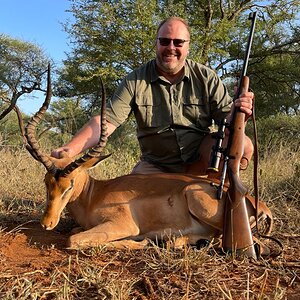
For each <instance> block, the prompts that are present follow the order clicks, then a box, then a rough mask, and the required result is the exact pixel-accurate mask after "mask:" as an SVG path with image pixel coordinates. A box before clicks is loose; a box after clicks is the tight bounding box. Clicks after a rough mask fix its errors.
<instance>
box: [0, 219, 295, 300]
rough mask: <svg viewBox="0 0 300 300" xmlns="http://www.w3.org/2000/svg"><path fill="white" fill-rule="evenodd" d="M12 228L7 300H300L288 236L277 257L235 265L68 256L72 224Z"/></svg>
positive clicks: (4, 281)
mask: <svg viewBox="0 0 300 300" xmlns="http://www.w3.org/2000/svg"><path fill="white" fill-rule="evenodd" d="M2 225H3V224H2ZM4 225H5V227H4V226H2V228H3V229H2V230H1V232H0V243H1V248H0V274H1V275H0V298H1V299H143V300H145V299H291V300H294V299H300V284H299V283H300V273H299V269H300V260H299V256H300V254H299V248H298V245H299V242H298V240H299V236H284V235H282V236H280V239H281V241H282V242H283V244H284V252H283V253H282V254H281V256H279V257H277V258H269V259H266V260H259V261H254V262H251V261H248V260H246V261H244V262H233V261H232V260H231V259H226V258H222V257H219V256H218V255H217V254H211V253H209V251H207V250H202V249H201V250H193V252H189V253H187V252H188V250H186V249H185V250H184V251H181V252H180V253H179V254H178V253H175V254H172V253H171V254H170V253H168V255H167V256H166V254H165V253H164V252H163V251H161V252H160V251H158V250H157V248H155V247H152V249H148V250H145V251H144V250H143V251H141V250H136V251H130V250H124V251H118V250H102V251H101V250H98V252H97V250H89V251H74V250H73V251H71V250H67V249H66V248H65V243H66V240H67V237H68V235H69V230H70V229H71V227H72V222H71V221H70V220H67V221H65V222H62V224H60V225H59V226H58V229H56V230H53V231H44V230H43V229H42V228H41V226H40V224H39V222H38V220H35V221H31V222H25V223H23V224H16V223H14V222H13V218H12V219H8V220H7V222H6V224H4ZM100 275H101V276H100ZM29 282H30V284H29ZM116 282H117V283H116ZM63 287H64V288H63ZM14 297H15V298H14Z"/></svg>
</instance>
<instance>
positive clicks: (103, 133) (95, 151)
mask: <svg viewBox="0 0 300 300" xmlns="http://www.w3.org/2000/svg"><path fill="white" fill-rule="evenodd" d="M100 85H101V98H102V103H101V123H100V126H101V128H100V138H99V141H98V143H97V145H95V146H94V147H92V148H90V149H89V150H88V152H87V153H86V154H84V155H83V156H81V157H79V158H78V159H76V160H75V161H73V162H72V163H70V164H69V165H67V166H66V167H65V168H64V169H63V170H61V171H60V172H59V176H63V177H64V176H67V175H68V174H70V173H71V172H73V171H74V170H75V169H77V168H78V167H80V166H81V165H82V164H83V163H85V162H87V161H88V160H90V159H91V158H95V157H99V156H101V152H102V151H103V149H104V147H105V146H106V142H107V136H108V132H107V123H106V92H105V88H104V84H103V81H102V79H101V77H100Z"/></svg>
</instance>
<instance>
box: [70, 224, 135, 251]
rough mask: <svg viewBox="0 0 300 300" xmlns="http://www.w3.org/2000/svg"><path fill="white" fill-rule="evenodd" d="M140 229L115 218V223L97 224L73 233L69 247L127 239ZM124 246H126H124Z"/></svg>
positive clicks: (74, 247) (98, 244) (88, 245)
mask: <svg viewBox="0 0 300 300" xmlns="http://www.w3.org/2000/svg"><path fill="white" fill-rule="evenodd" d="M138 232H139V230H138V228H137V226H136V225H135V224H134V225H133V224H132V226H130V224H128V223H127V224H124V222H122V221H120V222H118V220H115V221H114V223H111V222H106V223H103V224H100V225H98V226H95V227H93V228H91V229H89V230H86V231H82V232H80V233H76V234H74V235H71V236H70V237H69V239H68V242H67V247H68V248H72V249H78V248H87V247H95V246H100V245H104V244H108V243H111V242H115V241H117V240H121V239H126V238H128V237H130V236H136V235H137V234H138ZM123 248H124V247H123Z"/></svg>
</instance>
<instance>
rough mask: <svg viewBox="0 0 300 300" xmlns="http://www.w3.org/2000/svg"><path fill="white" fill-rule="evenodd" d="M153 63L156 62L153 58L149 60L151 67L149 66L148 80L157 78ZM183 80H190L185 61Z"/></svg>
mask: <svg viewBox="0 0 300 300" xmlns="http://www.w3.org/2000/svg"><path fill="white" fill-rule="evenodd" d="M155 64H156V62H155V59H153V60H152V61H151V67H150V82H155V81H157V80H158V79H159V75H158V73H157V71H156V67H155ZM183 80H190V69H189V67H188V63H187V61H186V62H185V66H184V75H183Z"/></svg>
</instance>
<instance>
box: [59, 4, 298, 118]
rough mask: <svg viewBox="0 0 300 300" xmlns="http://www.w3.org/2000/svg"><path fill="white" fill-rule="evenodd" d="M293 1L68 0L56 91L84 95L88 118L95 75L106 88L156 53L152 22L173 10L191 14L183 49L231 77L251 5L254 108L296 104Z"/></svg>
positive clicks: (289, 108) (294, 107)
mask: <svg viewBox="0 0 300 300" xmlns="http://www.w3.org/2000/svg"><path fill="white" fill-rule="evenodd" d="M299 4H300V3H299V0H294V1H283V0H272V1H250V0H244V1H225V0H222V1H219V0H209V1H180V0H177V1H175V0H173V1H172V0H169V1H157V0H156V1H154V0H149V1H147V2H146V1H141V0H130V1H129V0H124V1H113V0H108V1H101V0H80V1H76V2H75V1H74V2H72V6H71V12H72V13H73V15H74V18H75V23H74V24H71V25H70V24H66V27H65V29H66V31H67V32H68V33H69V35H70V38H71V41H72V44H73V49H72V51H71V53H70V54H69V56H68V59H67V60H65V62H64V68H63V69H61V70H60V80H59V82H60V83H59V86H58V94H60V95H68V96H79V97H81V98H82V97H83V98H84V99H85V101H84V108H85V111H86V112H87V118H88V117H89V115H90V108H91V107H94V108H95V103H96V102H97V101H96V97H97V96H96V95H97V89H98V83H97V80H98V76H99V75H101V76H102V77H103V78H104V81H105V84H106V88H107V93H108V95H111V94H112V93H113V91H114V90H115V88H116V86H117V84H118V83H119V81H120V80H121V79H122V78H123V77H124V75H126V74H127V73H128V72H130V71H131V70H133V69H135V68H136V67H138V66H140V65H141V64H142V63H144V62H146V61H148V60H149V59H152V58H154V57H155V47H154V42H155V37H156V29H157V26H158V24H159V23H160V21H161V20H163V19H164V18H165V17H168V16H171V15H176V16H181V17H183V18H185V19H187V20H188V21H189V24H190V27H191V33H192V37H191V50H190V55H189V57H190V58H192V59H194V60H196V61H199V62H201V63H203V64H206V65H208V66H210V67H211V68H214V69H215V70H216V71H217V72H218V73H219V74H220V76H221V77H222V78H223V79H224V80H226V82H227V83H231V84H232V83H233V81H232V79H234V78H235V77H236V75H237V74H239V71H240V67H241V62H242V59H243V58H244V51H245V44H246V42H247V37H248V33H249V27H250V24H249V21H248V14H249V12H250V11H254V10H255V11H257V12H258V20H257V26H256V28H257V29H256V32H255V39H254V45H253V48H252V49H253V50H252V54H251V61H250V65H249V76H250V78H251V86H252V87H253V88H254V89H255V92H256V95H257V97H256V99H257V106H258V108H259V112H258V115H259V116H264V115H269V114H275V113H277V112H278V111H284V112H288V113H291V112H298V110H299V76H298V75H297V74H299V63H298V64H297V63H296V64H293V62H299V27H297V24H296V23H295V20H296V17H297V14H299ZM279 70H280V71H279ZM279 83H280V84H279ZM274 87H276V88H274Z"/></svg>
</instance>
